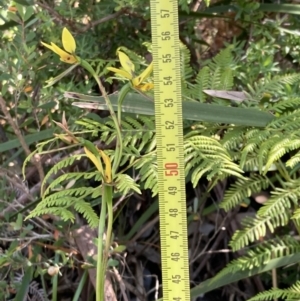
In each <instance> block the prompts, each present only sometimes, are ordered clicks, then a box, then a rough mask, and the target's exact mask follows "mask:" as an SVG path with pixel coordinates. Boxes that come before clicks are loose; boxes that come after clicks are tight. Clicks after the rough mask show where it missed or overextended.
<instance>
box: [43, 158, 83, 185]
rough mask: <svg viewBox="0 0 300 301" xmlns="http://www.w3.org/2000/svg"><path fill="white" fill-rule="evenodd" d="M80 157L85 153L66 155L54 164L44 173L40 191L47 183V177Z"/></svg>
mask: <svg viewBox="0 0 300 301" xmlns="http://www.w3.org/2000/svg"><path fill="white" fill-rule="evenodd" d="M82 157H86V155H85V154H80V155H74V156H70V157H67V158H65V159H63V160H61V161H59V162H58V163H57V164H55V165H54V166H53V167H52V168H51V169H50V170H49V171H48V172H47V174H46V175H45V178H44V180H43V182H42V185H41V190H42V191H43V190H44V186H45V184H46V183H47V181H48V180H49V178H50V177H51V176H52V175H55V174H56V173H57V172H58V171H61V170H62V169H63V168H66V167H68V166H71V165H73V164H74V162H75V160H80V159H81V158H82Z"/></svg>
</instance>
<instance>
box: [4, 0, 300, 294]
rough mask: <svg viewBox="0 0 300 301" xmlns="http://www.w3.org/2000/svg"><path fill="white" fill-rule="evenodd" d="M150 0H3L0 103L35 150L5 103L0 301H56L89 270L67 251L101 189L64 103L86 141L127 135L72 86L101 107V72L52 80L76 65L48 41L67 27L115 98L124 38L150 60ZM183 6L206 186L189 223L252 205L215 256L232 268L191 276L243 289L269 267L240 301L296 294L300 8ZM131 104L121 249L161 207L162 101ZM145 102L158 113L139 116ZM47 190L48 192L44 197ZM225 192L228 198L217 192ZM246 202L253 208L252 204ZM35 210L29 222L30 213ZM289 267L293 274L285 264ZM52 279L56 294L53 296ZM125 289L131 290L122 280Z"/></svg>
mask: <svg viewBox="0 0 300 301" xmlns="http://www.w3.org/2000/svg"><path fill="white" fill-rule="evenodd" d="M149 5H150V3H149V1H140V0H139V1H138V0H132V1H129V0H115V1H109V0H107V1H106V0H102V1H79V2H78V1H64V0H63V1H54V2H52V1H33V0H32V1H30V0H19V1H11V2H9V1H2V2H0V16H1V20H0V30H1V32H2V38H1V48H0V67H1V69H0V70H1V71H0V89H1V90H0V91H1V98H2V101H5V105H6V107H7V108H8V109H9V114H10V116H11V117H12V119H13V120H14V123H15V125H16V128H17V129H18V130H19V132H20V135H21V136H22V137H23V138H24V141H25V142H26V144H27V146H28V147H29V151H30V152H31V154H32V155H31V156H28V155H29V153H28V151H26V149H25V148H24V145H23V144H22V142H21V140H20V138H19V137H17V136H16V130H15V128H14V127H13V126H12V124H11V123H10V121H9V119H8V118H7V115H6V114H5V112H4V111H3V110H2V111H3V112H2V113H3V114H2V113H1V116H0V140H1V144H0V151H1V156H0V162H1V168H0V175H1V177H0V190H1V195H2V196H1V203H0V209H1V210H0V211H1V212H2V213H1V214H0V217H1V220H0V233H1V237H2V241H3V242H2V243H1V245H0V247H1V250H2V254H1V257H0V268H1V269H3V272H0V275H1V281H0V300H2V299H3V300H10V299H11V298H14V300H24V299H23V298H24V296H25V295H26V296H28V298H30V297H32V296H36V295H39V296H42V297H41V298H42V299H43V300H48V299H51V298H52V300H55V297H54V296H58V298H59V297H60V295H59V292H58V291H57V281H58V278H59V277H62V278H63V276H64V277H66V276H67V275H68V273H69V271H70V270H71V268H72V267H74V266H76V267H77V268H78V269H81V266H80V265H79V263H78V262H74V259H73V258H72V257H71V256H69V255H66V254H67V252H64V251H62V249H61V247H66V246H65V245H64V238H65V237H67V236H68V233H67V232H66V231H65V229H68V230H73V229H74V228H76V226H77V225H76V222H78V220H81V221H82V220H84V222H86V223H87V224H89V226H91V227H95V226H96V225H97V223H98V213H99V204H100V203H101V194H100V193H99V191H98V189H97V187H94V186H93V185H91V183H92V181H94V182H96V183H97V181H99V178H97V176H98V175H97V172H96V171H95V170H94V169H93V167H92V166H90V165H89V164H88V163H87V160H85V155H84V154H83V151H82V148H81V147H80V146H79V145H72V144H71V145H70V144H67V143H64V142H62V140H61V138H62V137H63V136H62V135H64V134H65V133H63V131H62V130H61V129H60V128H59V126H57V123H55V122H62V120H63V117H62V116H63V112H64V114H65V118H66V122H67V124H68V128H69V130H70V131H71V132H72V133H74V135H75V136H76V137H81V138H84V139H87V140H89V141H91V142H93V143H95V144H96V145H99V144H101V146H104V147H107V150H106V151H107V153H108V154H109V155H110V156H111V158H112V159H113V158H114V149H113V147H108V146H111V145H113V142H114V140H115V138H116V131H115V128H114V125H113V123H112V122H111V119H110V117H103V116H102V115H100V116H99V114H98V111H97V110H83V109H81V108H78V107H76V106H73V105H72V102H73V101H74V100H72V99H71V97H69V98H66V97H65V94H64V93H65V92H66V91H69V92H76V93H79V94H80V95H83V96H82V97H83V99H88V97H90V96H94V98H93V100H94V101H95V102H96V101H100V100H101V96H99V91H98V90H97V87H96V85H95V83H94V81H93V80H92V79H91V78H90V77H89V75H88V74H86V72H85V71H84V70H83V69H82V68H80V67H78V68H76V69H74V70H73V71H72V72H71V73H70V74H68V75H67V76H66V77H64V78H62V79H61V80H60V81H59V82H58V83H56V84H55V85H53V86H51V87H46V84H45V82H46V80H48V79H50V78H52V77H55V76H57V75H59V74H61V73H62V72H63V71H64V70H65V69H66V65H65V64H63V63H62V62H60V61H59V58H58V57H57V56H56V55H55V54H53V53H51V52H50V51H48V50H46V49H45V48H44V47H43V46H42V45H41V43H40V41H44V42H47V43H49V42H54V43H56V44H58V45H61V44H60V43H61V41H60V40H61V31H62V28H63V27H67V28H68V29H69V30H70V31H71V32H72V33H73V34H74V36H75V38H76V43H77V51H78V55H79V56H80V57H82V58H85V59H87V60H88V61H89V62H90V63H91V64H92V65H93V67H94V68H95V69H96V70H97V73H98V75H99V77H100V78H101V80H102V81H103V82H104V83H105V86H106V89H107V91H108V92H109V93H113V92H116V91H118V90H119V89H120V88H121V87H122V85H123V83H122V82H121V81H117V80H115V79H113V78H112V77H111V75H112V74H110V73H109V72H108V71H107V70H106V67H108V66H118V61H117V59H116V50H117V49H118V47H123V50H124V51H125V52H126V53H127V54H128V55H129V56H130V58H131V59H132V61H133V62H134V63H135V64H136V65H137V66H141V68H143V67H144V66H145V65H147V64H148V63H149V57H150V59H151V55H150V53H151V27H150V25H151V23H150V6H149ZM196 8H197V9H196ZM179 10H180V15H179V16H180V21H181V25H180V26H181V27H180V38H181V42H182V43H181V73H182V87H183V102H184V112H183V113H184V119H185V120H184V139H185V145H184V148H185V149H184V152H185V153H184V155H185V164H186V166H185V171H186V182H187V187H190V186H189V185H190V184H191V188H190V189H191V191H197V190H199V189H200V191H202V193H200V195H199V194H196V196H195V198H196V201H195V199H192V198H191V199H189V197H188V198H187V206H188V209H189V210H188V211H189V215H188V220H189V225H192V224H193V221H195V220H198V221H200V222H201V223H203V224H205V222H206V221H207V219H208V218H209V217H208V216H209V215H210V214H217V215H219V216H223V218H224V219H225V220H226V219H228V218H235V217H236V216H237V215H236V214H237V213H238V212H241V211H242V210H246V212H247V214H246V215H247V216H246V218H244V219H243V221H242V222H241V225H240V227H239V229H238V230H236V231H234V233H232V231H230V230H229V229H227V230H228V231H227V232H226V239H224V241H226V240H227V239H228V240H229V243H228V244H226V245H225V246H224V245H223V247H225V248H227V247H228V248H230V251H232V253H231V254H230V257H227V259H226V260H225V259H224V258H225V257H220V258H221V259H220V258H218V260H223V261H224V262H225V261H227V266H226V267H225V264H223V266H218V267H216V268H215V269H214V273H209V272H207V271H206V273H207V274H205V272H203V273H202V274H201V273H200V274H199V275H196V276H195V277H194V278H192V279H191V280H192V282H193V283H196V284H195V285H194V284H193V285H192V286H191V287H192V295H193V296H194V297H196V296H199V295H200V294H202V293H207V292H209V291H212V290H214V289H217V288H219V287H221V286H224V285H228V284H231V283H234V282H236V281H238V280H241V279H246V280H241V282H239V285H242V286H243V285H245V283H247V282H246V281H248V278H249V276H253V275H255V274H258V273H262V274H261V275H262V276H261V277H262V280H260V281H261V283H262V284H263V287H264V288H265V291H264V292H260V291H259V289H258V288H256V289H255V291H254V292H251V293H252V294H250V293H249V292H246V293H245V294H241V295H240V296H239V295H238V294H237V295H236V296H235V297H236V300H238V296H239V297H240V298H242V300H246V299H250V298H251V299H250V300H271V299H273V298H282V299H286V300H297V299H299V294H300V292H299V281H298V280H299V279H298V276H297V271H298V268H299V264H298V262H299V258H298V257H299V252H300V247H299V224H300V211H299V208H298V206H299V205H298V204H299V197H300V190H299V184H300V182H299V172H298V168H299V164H300V152H299V149H300V144H299V141H300V140H299V138H300V137H299V122H298V120H299V117H300V110H299V104H300V97H299V92H300V91H299V80H300V73H299V60H300V59H299V58H300V56H299V55H300V53H299V45H300V39H299V31H298V28H299V25H300V22H299V15H300V5H298V4H292V3H280V4H278V3H277V2H275V1H269V2H267V3H263V2H262V3H260V2H258V1H242V0H237V1H212V3H210V6H209V7H207V6H206V5H205V4H204V3H202V4H201V5H200V6H199V7H198V6H197V1H187V0H181V1H179ZM217 20H219V21H220V20H221V21H220V24H221V25H220V24H219V23H218V22H217ZM214 21H216V23H213V22H214ZM222 22H223V23H222ZM203 24H204V26H203ZM225 24H229V27H228V28H230V29H231V26H233V25H234V26H236V27H237V29H238V30H237V32H236V33H234V34H233V35H232V36H230V37H228V36H226V37H225V38H224V39H223V40H222V43H221V44H220V45H215V44H217V41H218V40H217V36H215V35H214V33H213V32H214V30H217V31H218V30H219V31H220V32H222V26H225ZM218 26H221V27H218ZM67 67H69V66H67ZM137 71H139V70H137ZM204 90H213V91H215V90H222V91H224V90H226V91H240V92H244V97H243V99H242V100H239V101H233V100H231V99H230V98H229V99H228V97H222V98H220V97H211V96H209V95H208V94H207V93H205V92H204ZM150 97H151V95H150ZM112 99H113V96H112ZM126 101H127V104H128V106H129V108H130V109H131V113H129V112H128V111H127V112H126V111H125V112H124V114H123V119H122V129H123V132H122V133H123V138H124V146H125V151H124V155H123V158H122V162H121V168H120V174H119V175H118V177H119V178H118V179H117V183H118V184H117V187H116V194H115V199H116V200H118V199H122V198H123V199H125V205H122V206H119V207H118V208H117V212H116V217H115V225H116V226H115V227H114V231H115V241H116V242H117V243H120V245H121V250H122V251H123V250H124V249H125V246H126V243H127V242H128V241H130V239H132V238H133V237H134V235H135V234H136V233H138V230H139V227H143V226H144V225H145V224H146V223H147V222H148V221H149V220H150V217H152V216H153V214H154V215H156V216H157V214H158V212H157V199H156V196H157V193H158V188H157V165H156V153H155V146H156V143H155V126H154V121H155V117H154V116H153V115H154V113H153V108H152V107H151V106H149V103H147V104H145V105H142V106H140V104H143V102H144V101H150V100H148V99H147V100H145V98H144V97H143V96H141V95H139V94H136V93H133V94H132V95H129V96H128V98H127V99H126ZM126 101H125V103H126ZM139 106H140V107H139ZM141 107H143V109H145V108H148V107H149V110H148V109H147V110H148V111H147V110H146V111H141V110H142V108H141ZM216 110H218V112H219V113H218V114H217V115H216V114H215V112H216ZM132 112H134V113H132ZM201 112H202V113H201ZM203 112H205V113H203ZM201 114H202V115H201ZM220 118H222V119H220ZM249 120H251V124H249ZM54 133H55V134H56V136H54ZM33 155H39V156H40V157H39V158H41V166H42V170H43V172H44V173H45V174H46V177H45V178H44V181H43V182H40V178H39V176H38V167H37V166H38V165H34V164H32V163H29V161H30V158H32V157H33ZM26 158H27V159H26ZM24 162H25V163H26V164H25V167H26V168H25V181H22V180H23V179H22V172H21V169H22V165H23V163H24ZM78 162H80V163H78ZM60 171H63V173H59V172H60ZM39 175H40V173H39ZM40 187H44V188H45V190H44V191H43V193H42V195H40V194H39V191H40V190H39V189H40ZM220 188H222V196H221V197H216V195H217V193H218V191H220ZM148 191H150V194H151V197H150V198H148V199H150V201H149V202H148V205H149V208H147V209H145V210H144V212H143V213H142V214H140V216H139V217H138V219H137V220H136V221H135V223H134V224H133V225H131V226H130V227H131V228H132V229H131V230H128V223H129V221H127V220H126V214H125V213H124V210H123V209H124V208H125V207H126V206H127V203H128V204H129V203H130V201H131V200H132V197H133V195H134V194H139V193H140V192H142V193H143V194H145V193H147V192H148ZM203 191H204V192H203ZM262 192H264V193H267V195H268V197H267V200H266V201H265V202H264V203H263V205H261V206H259V209H257V208H254V207H253V199H254V196H255V195H256V194H260V193H262ZM188 194H189V193H188ZM215 199H216V201H215ZM212 200H213V201H212ZM251 202H252V203H251ZM250 203H251V204H252V205H249V204H250ZM16 204H17V205H16ZM155 204H156V205H155ZM155 206H156V207H155ZM243 206H248V207H247V209H241V208H242V207H243ZM46 215H49V216H50V217H51V220H50V221H48V220H47V219H46V218H45V216H46ZM28 216H29V217H32V219H29V220H26V221H24V218H25V217H28ZM41 216H42V217H43V218H41ZM74 221H76V222H75V224H74ZM120 225H123V227H121V226H120ZM214 227H215V234H216V235H217V234H218V233H220V231H219V230H218V227H217V225H216V224H215V225H214ZM120 228H122V229H121V230H120ZM227 228H229V226H228V224H227ZM55 231H58V232H60V233H61V236H60V237H59V238H55V236H54V235H53V233H55ZM0 241H1V239H0ZM33 242H34V243H33ZM43 244H47V245H51V246H54V248H52V249H51V248H50V250H52V252H49V250H48V251H45V250H44V249H43V248H42V245H43ZM67 247H70V244H67ZM205 248H208V243H207V241H206V240H205V239H203V241H201V242H200V244H199V248H198V249H196V250H195V255H194V256H195V258H196V257H197V256H198V255H199V254H200V255H201V254H202V250H203V249H205ZM218 248H221V246H218ZM53 250H56V251H55V252H53ZM120 254H122V253H119V251H118V250H116V251H115V253H113V255H112V257H111V262H110V268H112V267H113V266H116V267H117V268H120V266H121V262H122V259H121V258H122V256H121V255H120ZM202 255H203V254H202ZM190 260H191V262H192V261H194V258H190ZM195 260H196V259H195ZM89 264H93V261H92V260H91V262H90V263H89ZM291 264H293V266H290V265H291ZM48 266H52V267H55V266H58V267H59V268H60V269H61V270H62V271H64V272H63V273H62V276H58V275H56V276H54V277H53V278H51V277H50V276H49V275H47V274H46V271H47V268H48ZM283 266H284V267H287V269H281V268H282V267H283ZM120 270H121V268H120ZM193 270H194V269H193ZM275 270H277V275H276V276H274V271H275ZM272 271H273V274H272V275H271V272H272ZM216 273H217V275H216V276H215V277H213V276H214V274H216ZM208 278H212V279H208ZM82 279H83V278H82ZM204 280H205V281H204ZM243 281H245V282H243ZM199 282H201V284H200V285H198V283H199ZM55 283H56V284H55ZM241 283H242V284H241ZM50 288H51V289H52V291H55V290H56V291H55V293H52V295H51V296H50V293H49V291H50ZM268 289H270V290H268ZM115 291H116V294H117V295H118V296H119V297H120V296H121V293H120V288H119V286H117V285H116V287H115ZM76 292H79V293H78V294H80V293H82V294H83V289H82V287H81V286H80V285H78V288H77V290H76V289H74V290H73V291H72V293H70V295H71V294H73V295H72V298H73V296H76V294H77V293H76ZM224 292H225V294H226V288H225V289H224ZM227 293H228V291H227ZM255 295H256V296H255ZM226 296H228V294H227V295H226ZM68 297H70V296H68ZM92 297H93V296H91V298H92ZM1 298H2V299H1ZM120 298H121V297H120ZM149 298H150V297H149ZM42 299H41V300H42ZM28 300H29V299H28ZM70 300H71V299H70ZM77 300H80V298H79V297H78V299H77ZM120 300H121V299H120ZM144 300H146V297H145V299H144ZM239 300H241V299H239Z"/></svg>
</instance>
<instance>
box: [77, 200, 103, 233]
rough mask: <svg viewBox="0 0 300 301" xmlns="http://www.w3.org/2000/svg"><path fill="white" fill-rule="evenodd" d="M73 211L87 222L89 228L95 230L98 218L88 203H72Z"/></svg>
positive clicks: (81, 201)
mask: <svg viewBox="0 0 300 301" xmlns="http://www.w3.org/2000/svg"><path fill="white" fill-rule="evenodd" d="M73 206H74V209H75V210H76V211H77V212H79V213H81V214H82V215H83V217H84V218H85V219H86V220H87V222H88V224H89V226H90V227H91V228H97V227H98V224H99V218H98V216H97V214H96V213H95V211H94V210H93V208H92V207H91V204H90V203H88V202H85V201H83V200H77V201H76V202H74V203H73Z"/></svg>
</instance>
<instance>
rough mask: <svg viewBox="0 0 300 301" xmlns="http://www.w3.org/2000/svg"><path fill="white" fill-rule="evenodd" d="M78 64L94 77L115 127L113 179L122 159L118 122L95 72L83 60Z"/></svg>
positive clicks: (121, 143) (121, 142)
mask: <svg viewBox="0 0 300 301" xmlns="http://www.w3.org/2000/svg"><path fill="white" fill-rule="evenodd" d="M80 64H81V65H82V67H84V68H85V69H86V70H87V71H88V72H90V74H91V75H92V76H93V77H94V79H95V80H96V82H97V84H98V86H99V90H100V92H101V94H102V96H103V98H104V100H105V103H106V105H107V108H108V110H109V113H110V115H111V118H112V120H113V122H114V124H115V126H116V131H117V145H116V150H115V160H114V163H113V167H112V178H114V176H115V174H116V172H117V169H118V167H119V164H120V161H121V158H122V152H123V141H122V135H121V129H120V127H119V122H118V119H117V116H116V114H115V112H114V109H113V107H112V105H111V102H110V100H109V97H108V95H107V93H106V91H105V88H104V86H103V85H102V83H101V81H100V80H99V77H98V75H97V74H96V72H95V70H94V69H93V67H92V66H91V65H90V64H89V63H88V62H87V61H84V60H80Z"/></svg>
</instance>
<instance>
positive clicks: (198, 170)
mask: <svg viewBox="0 0 300 301" xmlns="http://www.w3.org/2000/svg"><path fill="white" fill-rule="evenodd" d="M184 152H185V164H186V167H185V172H186V174H188V173H191V174H192V183H193V185H194V186H195V185H197V183H198V181H199V179H200V178H201V177H202V176H203V175H204V174H205V175H206V177H207V179H208V180H211V179H212V178H214V177H225V176H226V175H227V176H228V175H235V176H237V177H241V174H242V173H243V171H242V170H241V169H240V168H239V167H238V165H237V164H236V163H234V162H233V161H232V160H231V158H230V156H229V154H228V152H227V150H226V149H225V148H224V147H223V146H222V145H221V144H220V143H219V142H218V141H217V140H216V139H214V138H211V137H206V136H191V137H189V138H188V139H185V144H184Z"/></svg>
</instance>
